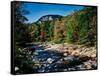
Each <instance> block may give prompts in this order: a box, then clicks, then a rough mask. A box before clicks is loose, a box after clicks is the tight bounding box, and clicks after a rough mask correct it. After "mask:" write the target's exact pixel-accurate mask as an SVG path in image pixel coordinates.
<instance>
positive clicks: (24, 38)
mask: <svg viewBox="0 0 100 76" xmlns="http://www.w3.org/2000/svg"><path fill="white" fill-rule="evenodd" d="M14 11H15V13H14V17H15V20H14V21H15V22H14V24H15V32H14V33H15V49H16V51H15V52H16V55H15V65H14V66H15V73H16V74H20V73H39V72H40V73H41V72H56V71H57V72H58V71H60V72H61V71H73V70H85V69H97V65H96V60H97V58H96V57H97V55H96V46H97V7H95V6H84V8H83V9H82V10H77V11H74V12H73V13H71V14H70V15H67V16H58V17H57V18H53V19H50V18H49V19H47V20H42V19H40V20H38V21H36V22H33V23H26V21H28V19H27V17H25V14H29V11H27V10H25V9H23V3H19V2H15V7H14ZM47 16H48V15H47ZM52 16H53V17H55V15H52ZM33 17H34V15H33ZM69 45H70V46H69ZM36 47H37V48H38V49H39V50H40V49H42V50H46V51H47V52H46V51H45V52H35V50H37V48H36ZM53 47H54V48H53ZM55 47H57V48H55ZM80 49H83V50H81V51H76V52H73V50H80ZM85 49H86V50H85ZM69 50H71V51H69ZM82 51H83V53H82ZM84 51H85V52H86V53H87V54H85V52H84ZM52 53H53V54H54V55H53V54H52ZM80 53H81V54H80ZM89 53H91V55H89ZM45 54H47V55H49V56H54V57H55V58H51V57H47V58H46V57H45V56H47V55H45ZM92 54H93V55H92ZM39 55H40V59H39ZM43 55H44V57H45V58H46V59H44V60H43V58H42V56H43ZM56 56H57V57H56ZM35 57H37V58H38V59H35ZM68 58H69V60H68ZM61 59H62V61H60V60H61ZM70 59H73V60H72V61H71V60H70ZM78 59H79V60H78ZM90 60H91V62H92V63H91V64H86V62H88V63H90V62H89V61H90ZM58 61H59V62H60V63H57V62H58ZM42 62H43V63H42ZM67 62H68V63H67ZM73 62H74V63H73ZM93 62H94V64H93ZM45 63H48V67H47V65H44V64H45ZM83 63H84V64H83ZM51 64H52V65H51ZM57 64H58V65H57ZM69 64H70V65H69ZM82 64H83V65H82ZM85 64H86V65H85ZM61 65H62V66H61ZM79 65H82V66H84V67H82V66H81V67H80V68H79V67H78V66H79ZM49 66H50V68H49ZM52 66H53V67H54V66H55V70H54V68H53V67H52ZM64 66H66V68H64ZM68 66H69V67H68ZM43 67H45V69H43ZM75 67H77V69H76V68H75ZM59 68H62V69H61V70H60V69H59ZM82 68H84V69H82Z"/></svg>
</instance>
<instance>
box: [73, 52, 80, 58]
mask: <svg viewBox="0 0 100 76" xmlns="http://www.w3.org/2000/svg"><path fill="white" fill-rule="evenodd" d="M71 55H72V56H75V57H78V56H79V55H80V53H79V51H73V52H72V54H71Z"/></svg>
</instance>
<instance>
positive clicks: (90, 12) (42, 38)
mask: <svg viewBox="0 0 100 76" xmlns="http://www.w3.org/2000/svg"><path fill="white" fill-rule="evenodd" d="M18 5H19V6H18ZM18 5H16V7H15V11H16V13H15V24H16V32H15V34H16V43H17V44H20V43H21V44H24V43H27V42H48V41H49V42H54V43H64V42H68V43H77V44H90V45H93V44H95V43H96V37H97V31H96V30H97V29H96V28H97V7H95V6H90V7H89V6H85V7H84V8H83V9H82V10H79V11H74V12H73V13H71V14H70V15H68V16H65V17H62V18H60V19H59V18H58V19H56V20H47V21H41V23H40V22H34V23H31V24H29V23H25V22H24V21H26V20H27V18H26V17H25V16H24V15H23V13H22V8H21V7H20V6H21V5H22V4H20V3H19V4H18ZM18 7H20V8H18ZM23 12H24V13H27V12H26V11H25V10H24V11H23ZM33 17H34V16H33Z"/></svg>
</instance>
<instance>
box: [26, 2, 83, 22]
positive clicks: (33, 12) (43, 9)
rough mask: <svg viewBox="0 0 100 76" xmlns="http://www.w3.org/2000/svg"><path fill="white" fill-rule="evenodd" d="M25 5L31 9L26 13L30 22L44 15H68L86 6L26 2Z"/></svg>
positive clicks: (27, 8)
mask: <svg viewBox="0 0 100 76" xmlns="http://www.w3.org/2000/svg"><path fill="white" fill-rule="evenodd" d="M24 5H25V7H24V9H25V10H27V11H29V14H26V15H25V16H26V17H27V19H28V23H32V22H35V21H37V20H38V19H39V18H40V17H42V16H44V15H62V16H67V15H69V14H71V13H72V12H74V11H75V10H81V9H83V8H84V6H76V5H59V4H39V3H24Z"/></svg>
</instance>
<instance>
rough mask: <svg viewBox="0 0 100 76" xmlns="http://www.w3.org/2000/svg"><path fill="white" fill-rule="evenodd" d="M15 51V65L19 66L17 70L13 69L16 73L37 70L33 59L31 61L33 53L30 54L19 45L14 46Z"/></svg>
mask: <svg viewBox="0 0 100 76" xmlns="http://www.w3.org/2000/svg"><path fill="white" fill-rule="evenodd" d="M15 52H16V55H15V67H18V68H19V70H17V71H15V72H16V73H33V72H36V71H37V69H38V68H39V66H36V65H35V61H33V56H34V55H35V53H32V54H31V51H29V50H28V49H24V48H19V47H16V51H15Z"/></svg>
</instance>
